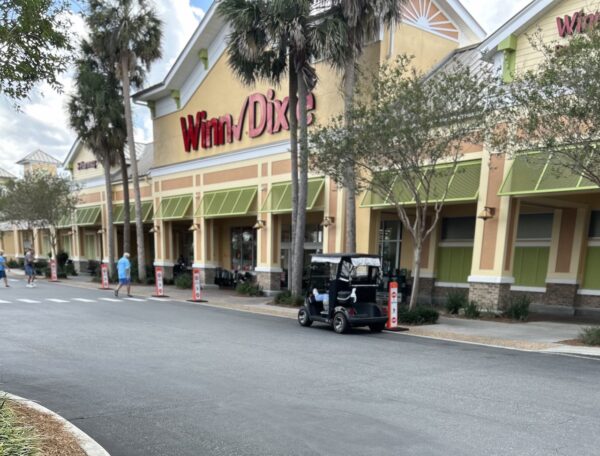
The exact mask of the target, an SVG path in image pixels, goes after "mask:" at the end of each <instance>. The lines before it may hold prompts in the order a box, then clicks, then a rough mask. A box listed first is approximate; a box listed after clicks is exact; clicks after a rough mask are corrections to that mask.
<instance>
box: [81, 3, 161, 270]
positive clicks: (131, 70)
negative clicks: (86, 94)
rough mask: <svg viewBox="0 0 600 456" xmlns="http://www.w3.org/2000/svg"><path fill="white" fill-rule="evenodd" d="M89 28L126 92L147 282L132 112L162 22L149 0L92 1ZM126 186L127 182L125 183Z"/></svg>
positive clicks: (157, 48) (157, 50) (154, 56)
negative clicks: (133, 98)
mask: <svg viewBox="0 0 600 456" xmlns="http://www.w3.org/2000/svg"><path fill="white" fill-rule="evenodd" d="M89 9H90V11H89V15H88V17H87V22H88V25H89V26H90V29H91V43H92V46H93V48H94V50H95V52H96V53H98V55H101V56H103V59H104V60H105V61H106V62H110V63H112V64H113V65H115V68H116V69H117V70H118V73H117V75H118V77H119V79H120V80H121V86H122V89H123V105H124V108H125V123H126V126H127V147H128V148H129V155H130V163H131V174H132V181H133V193H134V198H135V219H136V239H137V257H138V265H139V268H138V274H139V280H140V281H142V282H143V281H145V280H146V267H145V265H146V255H145V249H144V223H143V220H142V199H141V194H140V182H139V176H138V167H137V157H136V153H135V151H136V148H135V140H134V137H133V117H132V113H131V96H130V91H131V85H133V86H134V87H136V88H140V87H141V86H142V84H143V82H144V76H145V73H146V71H147V70H148V69H149V68H150V65H151V64H152V63H153V62H155V61H156V60H158V59H159V58H160V57H161V56H162V53H161V41H162V22H161V21H160V19H159V18H158V16H157V14H156V12H155V11H154V9H153V8H152V7H151V6H150V5H149V3H148V2H147V1H146V0H90V1H89ZM124 185H127V181H125V182H124Z"/></svg>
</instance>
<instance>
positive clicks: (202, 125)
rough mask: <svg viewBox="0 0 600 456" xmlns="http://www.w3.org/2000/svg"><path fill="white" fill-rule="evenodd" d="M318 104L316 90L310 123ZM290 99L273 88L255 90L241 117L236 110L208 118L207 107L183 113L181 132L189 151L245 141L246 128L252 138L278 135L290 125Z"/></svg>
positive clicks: (311, 99)
mask: <svg viewBox="0 0 600 456" xmlns="http://www.w3.org/2000/svg"><path fill="white" fill-rule="evenodd" d="M315 108H316V102H315V96H314V94H312V93H311V94H309V95H308V97H307V112H308V119H307V120H308V125H310V124H312V123H313V122H314V115H313V114H312V111H314V110H315ZM288 113H289V99H288V97H285V98H284V99H283V100H279V99H277V98H275V91H274V90H273V89H269V90H268V91H267V93H266V94H262V93H259V92H257V93H253V94H251V95H250V96H248V97H247V98H246V100H245V101H244V103H243V104H242V108H241V109H240V113H239V114H238V116H237V119H234V117H233V115H232V114H225V115H222V116H220V117H213V118H210V119H209V118H208V114H207V113H206V111H198V112H197V113H196V116H195V117H194V116H193V115H191V114H190V115H188V116H187V117H181V118H180V120H181V133H182V135H183V145H184V147H185V151H186V152H191V151H192V150H198V149H199V148H202V149H210V148H212V147H218V146H223V145H225V144H231V143H233V142H234V141H241V140H242V139H243V137H244V132H247V134H248V136H249V137H250V138H257V137H259V136H262V135H263V134H265V133H267V134H269V135H274V134H277V133H279V132H281V131H282V130H285V131H288V130H289V129H290V123H289V116H288Z"/></svg>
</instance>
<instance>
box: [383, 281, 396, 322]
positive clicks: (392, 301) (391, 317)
mask: <svg viewBox="0 0 600 456" xmlns="http://www.w3.org/2000/svg"><path fill="white" fill-rule="evenodd" d="M385 327H386V328H387V329H392V330H393V329H396V328H398V283H397V282H390V288H389V297H388V321H387V323H386V324H385Z"/></svg>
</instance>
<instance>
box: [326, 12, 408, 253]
mask: <svg viewBox="0 0 600 456" xmlns="http://www.w3.org/2000/svg"><path fill="white" fill-rule="evenodd" d="M406 1H407V0H328V2H327V3H329V6H330V10H329V11H326V12H325V13H324V14H332V15H337V16H338V17H339V18H340V20H341V21H342V22H343V23H344V25H345V34H346V36H345V37H343V38H342V41H340V42H333V43H332V42H330V46H329V47H328V48H325V49H324V50H323V53H324V54H325V56H326V58H327V59H328V60H329V61H330V63H331V64H332V65H333V66H334V67H335V68H337V69H338V70H340V71H341V72H342V73H343V83H342V84H343V87H342V90H343V94H344V121H345V123H346V126H347V127H349V126H350V125H351V124H352V114H351V113H352V107H353V105H354V93H355V90H356V72H357V64H358V59H359V58H360V56H361V55H362V53H363V50H364V47H365V45H366V43H368V42H369V40H371V39H373V38H374V37H375V36H376V35H377V33H378V31H379V27H381V26H383V25H384V24H385V25H388V26H393V25H394V24H395V23H396V22H398V21H400V19H401V17H402V6H403V4H404V3H406ZM344 174H345V176H344V187H345V189H346V192H345V199H346V201H345V206H346V251H347V252H355V251H356V176H355V170H354V167H352V166H351V165H348V166H347V167H346V172H345V173H344Z"/></svg>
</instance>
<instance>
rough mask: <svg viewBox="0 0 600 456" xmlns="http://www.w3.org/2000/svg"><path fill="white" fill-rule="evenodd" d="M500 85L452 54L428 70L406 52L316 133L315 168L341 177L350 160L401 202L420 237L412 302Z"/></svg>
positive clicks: (375, 188) (408, 226)
mask: <svg viewBox="0 0 600 456" xmlns="http://www.w3.org/2000/svg"><path fill="white" fill-rule="evenodd" d="M500 91H501V87H500V86H499V84H497V78H496V76H495V75H494V74H493V73H491V72H487V71H486V70H484V69H481V70H480V71H478V72H477V73H473V72H472V71H471V70H470V69H469V68H467V67H464V66H462V65H460V64H459V63H458V62H454V63H452V64H450V65H448V67H447V68H446V69H445V70H444V71H440V72H437V73H436V74H434V75H430V76H429V77H424V75H422V74H420V73H419V72H417V71H416V70H415V69H414V67H413V66H412V65H411V59H410V58H407V57H404V56H401V57H399V58H398V59H397V61H396V62H395V63H394V64H393V65H383V66H382V67H381V68H380V70H379V72H378V73H377V74H376V75H375V76H373V77H372V78H371V80H367V82H366V86H365V89H364V92H363V93H361V97H360V99H361V100H365V101H360V102H359V101H356V102H355V106H354V107H353V109H352V114H351V115H352V119H353V121H352V123H351V124H350V125H348V124H347V123H346V121H345V118H344V116H339V117H337V118H335V119H332V122H331V123H330V124H329V125H328V126H323V127H320V128H319V129H317V130H315V131H313V134H312V135H311V142H312V143H313V144H314V153H313V155H312V165H313V166H314V168H315V169H317V170H319V171H321V172H324V173H326V174H328V175H330V176H332V177H333V178H334V179H335V180H336V181H338V182H343V181H344V179H345V176H346V170H347V168H348V167H349V166H351V167H353V168H354V169H357V170H358V172H357V174H356V178H357V181H356V182H357V185H358V188H359V190H369V191H371V192H372V195H374V197H375V198H378V199H380V200H381V201H382V202H386V204H389V205H391V206H393V207H395V209H396V212H397V214H398V217H399V219H400V220H401V222H402V224H403V226H404V228H405V230H406V231H408V233H409V234H410V235H411V237H412V239H413V244H414V255H413V268H412V272H413V290H412V296H411V302H410V308H411V309H413V308H414V307H415V306H416V303H417V298H418V293H419V279H420V272H421V255H422V249H423V244H424V242H425V241H426V240H427V238H428V237H429V236H430V235H431V233H432V232H433V230H434V229H435V227H436V225H437V224H438V221H439V219H440V214H441V212H442V209H443V207H444V203H445V200H446V197H447V195H448V190H449V185H450V182H451V179H450V178H451V177H452V175H453V174H454V173H455V172H457V171H456V167H457V163H458V162H459V160H460V159H461V157H462V152H461V151H462V150H463V147H464V146H465V145H466V144H478V143H481V142H482V141H483V139H484V135H486V134H487V133H488V132H489V131H492V130H493V129H492V125H494V122H495V121H496V120H494V118H495V115H494V114H495V112H496V109H497V102H498V100H501V99H502V97H501V96H500V93H499V92H500ZM439 165H443V166H439ZM406 201H412V203H411V204H410V205H408V206H407V205H406Z"/></svg>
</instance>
